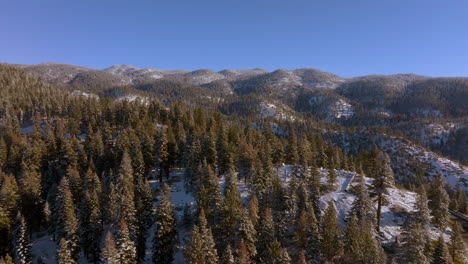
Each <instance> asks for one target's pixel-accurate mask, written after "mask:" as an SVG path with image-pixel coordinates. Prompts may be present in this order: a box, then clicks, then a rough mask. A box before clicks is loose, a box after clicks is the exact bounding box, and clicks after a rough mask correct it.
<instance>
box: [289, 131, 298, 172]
mask: <svg viewBox="0 0 468 264" xmlns="http://www.w3.org/2000/svg"><path fill="white" fill-rule="evenodd" d="M286 162H287V163H288V164H291V165H297V164H299V153H298V149H297V136H296V133H295V132H294V131H292V132H291V133H290V135H289V141H288V145H287V148H286Z"/></svg>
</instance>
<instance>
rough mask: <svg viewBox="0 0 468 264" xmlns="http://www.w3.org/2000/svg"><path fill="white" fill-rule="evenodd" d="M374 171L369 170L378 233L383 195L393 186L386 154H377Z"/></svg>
mask: <svg viewBox="0 0 468 264" xmlns="http://www.w3.org/2000/svg"><path fill="white" fill-rule="evenodd" d="M374 166H375V169H373V170H371V175H370V176H371V177H372V178H374V181H373V186H372V187H373V191H374V192H375V193H376V195H377V226H376V228H377V232H379V231H380V216H381V213H382V204H383V202H384V195H385V194H387V193H388V191H387V189H388V188H389V187H392V186H393V183H394V179H393V171H392V168H391V167H390V158H389V156H388V155H387V154H386V153H383V152H378V154H377V156H376V158H375V164H374Z"/></svg>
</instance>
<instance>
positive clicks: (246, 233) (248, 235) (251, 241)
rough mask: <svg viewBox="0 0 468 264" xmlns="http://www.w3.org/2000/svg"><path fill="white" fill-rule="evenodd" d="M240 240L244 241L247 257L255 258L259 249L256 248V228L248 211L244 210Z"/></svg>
mask: <svg viewBox="0 0 468 264" xmlns="http://www.w3.org/2000/svg"><path fill="white" fill-rule="evenodd" d="M239 238H240V239H241V240H242V243H243V246H244V247H245V250H246V256H247V257H248V258H251V257H252V258H254V257H255V256H256V255H257V249H256V247H255V243H256V239H257V231H256V230H255V226H254V224H253V223H252V220H251V218H250V216H249V214H248V212H247V210H244V212H243V214H242V219H241V222H240V225H239Z"/></svg>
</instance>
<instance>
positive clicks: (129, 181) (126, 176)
mask: <svg viewBox="0 0 468 264" xmlns="http://www.w3.org/2000/svg"><path fill="white" fill-rule="evenodd" d="M116 187H117V190H118V195H117V201H116V202H117V204H118V206H119V211H118V216H119V218H118V219H119V221H121V220H123V219H125V224H126V225H128V229H129V231H130V233H131V234H134V224H135V214H136V210H135V202H134V197H135V187H134V177H133V169H132V161H131V159H130V156H129V155H128V153H127V152H124V153H123V155H122V161H121V163H120V168H119V172H118V175H117V179H116Z"/></svg>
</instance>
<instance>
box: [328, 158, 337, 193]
mask: <svg viewBox="0 0 468 264" xmlns="http://www.w3.org/2000/svg"><path fill="white" fill-rule="evenodd" d="M328 164H329V167H328V174H327V175H328V185H329V186H330V187H333V186H334V185H335V184H336V178H337V176H336V171H335V162H334V161H333V160H331V161H330V162H329V163H328Z"/></svg>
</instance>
